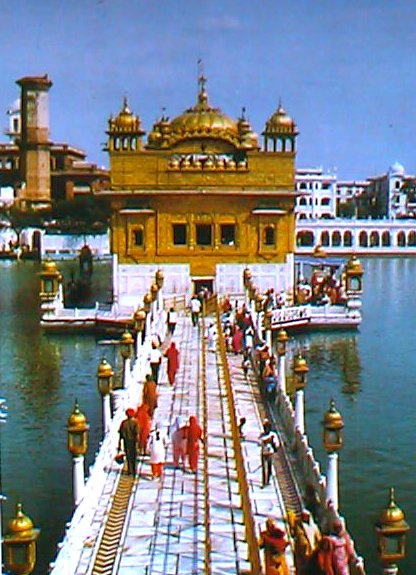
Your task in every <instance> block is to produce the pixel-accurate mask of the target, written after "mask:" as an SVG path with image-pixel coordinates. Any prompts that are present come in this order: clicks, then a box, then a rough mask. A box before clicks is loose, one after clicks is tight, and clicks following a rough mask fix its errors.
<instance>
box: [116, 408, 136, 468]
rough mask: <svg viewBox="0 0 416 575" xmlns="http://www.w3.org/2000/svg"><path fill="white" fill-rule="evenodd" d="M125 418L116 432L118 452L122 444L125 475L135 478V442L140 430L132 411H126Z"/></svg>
mask: <svg viewBox="0 0 416 575" xmlns="http://www.w3.org/2000/svg"><path fill="white" fill-rule="evenodd" d="M126 416H127V417H126V419H124V420H123V421H122V422H121V425H120V428H119V430H118V433H119V440H118V451H121V444H122V443H123V444H124V451H125V453H126V459H127V474H128V475H132V476H133V477H136V457H137V441H138V437H139V431H140V429H139V424H138V423H137V420H136V419H135V417H134V416H135V410H134V409H131V408H129V409H126Z"/></svg>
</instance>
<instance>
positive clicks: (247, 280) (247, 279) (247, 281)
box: [243, 268, 251, 289]
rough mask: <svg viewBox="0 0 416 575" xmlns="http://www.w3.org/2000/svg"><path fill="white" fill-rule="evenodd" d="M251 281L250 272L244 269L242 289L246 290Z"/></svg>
mask: <svg viewBox="0 0 416 575" xmlns="http://www.w3.org/2000/svg"><path fill="white" fill-rule="evenodd" d="M250 280H251V271H250V269H249V268H244V270H243V283H244V287H245V288H246V289H248V286H249V284H250Z"/></svg>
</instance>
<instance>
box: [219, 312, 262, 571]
mask: <svg viewBox="0 0 416 575" xmlns="http://www.w3.org/2000/svg"><path fill="white" fill-rule="evenodd" d="M216 321H217V326H218V344H219V350H220V357H221V362H222V364H223V369H224V381H225V388H226V391H227V400H228V406H229V413H230V421H231V432H232V438H233V447H234V455H235V461H236V467H237V478H238V484H239V488H240V495H241V506H242V510H243V518H244V527H245V534H246V540H247V547H248V561H249V563H250V565H251V572H252V573H253V574H256V575H261V573H262V565H261V560H260V551H259V544H258V540H257V536H256V531H255V522H254V520H253V513H252V509H251V500H250V496H249V493H248V481H247V476H246V469H245V466H244V459H243V453H242V450H241V442H240V435H239V432H238V424H237V416H236V409H235V402H234V394H233V389H232V385H231V378H230V372H229V368H228V361H227V354H226V348H225V340H224V334H223V332H222V329H220V326H221V321H220V310H219V307H218V306H217V308H216Z"/></svg>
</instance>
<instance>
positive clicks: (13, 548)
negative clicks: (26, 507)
mask: <svg viewBox="0 0 416 575" xmlns="http://www.w3.org/2000/svg"><path fill="white" fill-rule="evenodd" d="M8 529H9V531H8V533H7V534H6V535H5V536H4V550H5V561H4V563H5V566H6V568H7V569H8V570H9V572H10V573H13V575H29V574H30V573H32V571H33V569H34V568H35V565H36V541H37V539H38V537H39V534H40V529H36V528H35V527H33V522H32V520H31V519H30V517H28V516H27V515H25V514H24V513H23V511H22V504H21V503H18V504H17V505H16V517H14V518H13V519H11V520H10V521H9V524H8Z"/></svg>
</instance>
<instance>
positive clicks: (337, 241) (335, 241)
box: [332, 231, 341, 247]
mask: <svg viewBox="0 0 416 575" xmlns="http://www.w3.org/2000/svg"><path fill="white" fill-rule="evenodd" d="M332 245H333V246H334V247H339V246H340V245H341V234H340V233H339V232H338V231H336V232H333V233H332Z"/></svg>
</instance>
